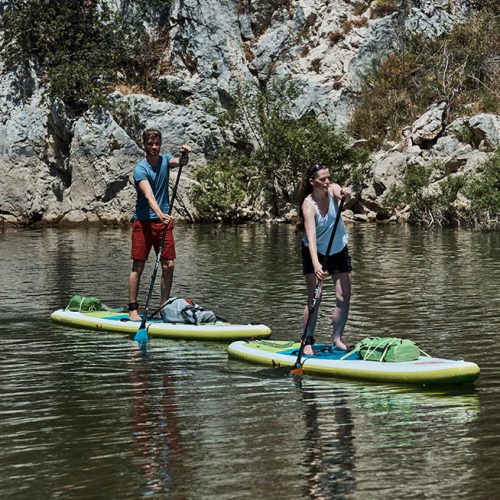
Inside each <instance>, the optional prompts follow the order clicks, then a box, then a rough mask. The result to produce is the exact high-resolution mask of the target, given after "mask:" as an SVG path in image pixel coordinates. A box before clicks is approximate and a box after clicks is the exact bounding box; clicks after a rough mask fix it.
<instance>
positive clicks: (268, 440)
mask: <svg viewBox="0 0 500 500" xmlns="http://www.w3.org/2000/svg"><path fill="white" fill-rule="evenodd" d="M348 230H349V233H350V238H351V239H350V250H351V254H352V257H353V266H354V272H353V300H352V309H351V314H350V319H349V323H348V328H347V330H346V340H347V341H348V342H354V341H356V340H358V339H360V338H363V337H365V336H369V335H379V336H385V335H396V336H402V337H407V338H411V339H413V340H415V341H416V342H417V343H418V344H419V345H420V347H422V348H423V349H424V350H425V351H426V352H428V353H430V354H433V355H439V356H443V357H452V358H464V359H467V360H471V361H474V362H476V363H478V364H479V365H480V367H481V377H480V379H479V380H478V382H477V383H476V384H475V386H474V387H472V388H461V387H452V388H448V389H445V388H434V389H429V388H423V387H420V388H419V387H417V388H411V387H404V386H397V385H387V384H386V385H375V384H367V383H363V384H362V383H355V382H348V381H342V380H321V379H314V378H308V377H305V378H304V379H303V381H302V384H301V385H299V384H298V383H296V382H294V381H293V379H291V378H278V377H273V376H272V374H270V373H269V370H265V371H264V370H262V369H261V368H259V367H256V366H252V365H247V364H244V363H240V362H236V361H231V360H228V359H227V355H226V351H225V347H226V346H225V344H216V343H209V344H207V343H200V342H182V341H168V340H152V341H151V342H150V346H149V351H148V353H147V355H146V356H144V355H141V354H140V353H139V351H138V350H137V348H136V345H135V343H134V342H132V341H130V340H128V339H127V338H124V337H121V336H120V335H114V334H105V333H98V332H90V331H85V330H73V329H71V328H68V327H65V326H61V325H56V324H52V323H51V321H50V319H49V315H50V313H51V312H52V311H53V310H55V309H58V308H60V307H62V306H65V305H66V304H67V302H68V300H69V298H70V296H71V295H72V294H76V293H80V294H94V295H98V296H99V297H100V298H101V299H102V300H103V302H105V303H107V304H108V305H113V306H118V305H124V304H125V303H126V302H127V292H126V281H127V276H128V272H129V268H130V260H129V257H128V256H129V233H128V231H126V230H120V229H106V230H103V229H101V230H99V229H75V230H69V229H66V230H61V229H40V230H15V229H9V230H5V231H3V232H0V259H1V260H0V265H1V279H2V287H1V289H0V305H1V308H0V343H1V346H0V352H1V364H0V376H1V398H0V492H1V494H2V497H3V498H16V499H19V498H21V499H22V498H29V499H32V498H41V499H43V498H54V499H56V498H82V499H88V498H92V499H94V498H95V499H100V498H102V499H126V498H141V497H148V498H179V499H206V498H214V499H234V498H238V499H239V498H249V499H250V498H252V499H253V498H259V499H260V498H262V499H267V498H284V499H302V498H304V499H306V498H349V499H351V498H352V499H358V498H359V499H368V498H370V499H372V498H432V499H434V498H440V499H441V498H450V499H460V498H463V499H468V500H470V499H476V498H481V499H482V498H484V499H487V498H494V497H495V496H497V495H498V491H499V490H500V466H499V462H500V419H499V417H498V415H499V414H500V384H499V382H500V349H499V334H500V314H499V312H500V295H499V288H500V234H499V233H489V234H483V233H476V232H467V231H462V230H424V229H412V228H408V227H401V226H376V225H349V226H348ZM175 234H176V238H177V249H178V255H179V257H178V260H177V266H176V277H175V283H174V287H173V293H174V294H175V295H182V296H185V297H190V298H192V299H193V300H195V301H197V302H198V303H200V304H202V305H204V306H205V307H206V308H207V309H214V310H216V312H217V313H218V314H219V315H220V316H223V317H225V318H228V319H230V320H232V321H234V322H264V323H266V324H268V325H269V326H270V327H271V328H272V329H273V338H276V339H298V338H299V337H300V335H301V333H302V326H301V310H302V307H303V304H304V299H305V287H304V283H303V277H302V275H301V269H300V260H299V250H298V242H297V238H296V236H295V235H294V234H293V228H292V227H291V226H287V225H256V226H250V225H248V226H238V227H235V226H231V227H216V226H178V227H177V228H176V230H175ZM151 269H152V263H151V266H150V267H149V268H148V269H147V270H146V272H145V276H144V280H143V284H142V287H141V296H142V302H144V300H145V295H146V293H147V286H148V284H149V279H150V276H151ZM325 295H326V296H325V300H324V302H323V304H322V308H321V314H320V319H319V322H318V329H317V335H316V337H317V338H318V340H323V341H328V339H329V331H330V330H329V328H330V327H329V316H330V310H331V307H332V304H333V300H332V287H331V283H328V284H327V286H326V289H325ZM155 304H156V302H155ZM495 492H497V493H495Z"/></svg>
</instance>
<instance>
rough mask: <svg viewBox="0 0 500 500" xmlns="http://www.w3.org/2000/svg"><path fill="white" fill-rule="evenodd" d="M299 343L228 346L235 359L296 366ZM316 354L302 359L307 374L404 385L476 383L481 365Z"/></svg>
mask: <svg viewBox="0 0 500 500" xmlns="http://www.w3.org/2000/svg"><path fill="white" fill-rule="evenodd" d="M299 347H300V344H299V343H298V342H286V341H279V340H276V341H273V340H256V341H246V342H245V341H236V342H232V343H231V344H230V345H229V346H228V353H229V356H230V357H231V358H234V359H239V360H242V361H248V362H251V363H255V364H261V365H267V366H273V367H278V366H282V367H288V366H289V367H292V366H293V365H294V363H295V361H296V359H297V355H298V350H299ZM313 348H314V351H315V355H313V356H306V355H303V356H302V358H301V361H302V363H303V364H302V369H303V371H304V374H306V375H307V374H309V375H317V376H323V377H339V378H348V379H356V380H367V381H372V382H395V383H403V384H456V383H470V382H474V381H475V380H476V379H477V378H478V377H479V372H480V370H479V366H478V365H476V364H475V363H471V362H467V361H454V360H451V359H442V358H434V357H429V356H420V357H419V358H418V359H416V360H415V361H405V362H379V361H365V360H363V359H362V358H361V357H360V356H359V355H358V354H355V353H351V354H350V355H349V356H348V357H347V358H344V359H342V358H343V357H344V356H345V355H346V354H347V353H346V351H343V350H339V349H332V348H331V346H329V345H325V344H315V345H314V347H313Z"/></svg>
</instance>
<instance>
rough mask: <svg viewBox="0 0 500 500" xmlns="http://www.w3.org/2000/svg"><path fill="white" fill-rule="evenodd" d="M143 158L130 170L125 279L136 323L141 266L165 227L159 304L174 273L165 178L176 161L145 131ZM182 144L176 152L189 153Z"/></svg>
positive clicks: (151, 132)
mask: <svg viewBox="0 0 500 500" xmlns="http://www.w3.org/2000/svg"><path fill="white" fill-rule="evenodd" d="M142 139H143V143H144V149H145V151H146V157H145V158H144V159H142V160H141V161H140V162H139V163H138V164H137V165H136V166H135V168H134V173H133V177H134V185H135V189H136V191H137V202H136V206H135V212H134V215H133V216H132V252H131V258H132V261H133V263H132V271H131V272H130V275H129V279H128V288H129V304H128V309H129V319H130V320H132V321H140V320H141V317H140V316H139V312H138V309H139V306H138V304H137V293H138V290H139V284H140V280H141V275H142V272H143V271H144V266H145V264H146V261H147V259H148V256H149V252H150V251H151V247H154V249H155V251H156V252H158V250H159V247H160V243H161V241H160V240H161V237H162V235H163V228H164V225H165V224H166V225H167V232H166V234H165V244H164V246H163V249H162V253H161V261H160V262H161V269H162V278H161V286H160V288H161V303H160V305H163V304H164V303H165V302H166V301H167V299H168V298H169V296H170V289H171V287H172V278H173V274H174V259H175V245H174V237H173V235H172V223H173V217H172V215H170V214H169V207H170V204H169V195H168V179H169V172H170V169H171V168H174V167H178V166H179V162H180V158H178V157H177V158H175V157H173V156H172V155H170V154H160V149H161V140H162V138H161V132H160V131H159V130H158V129H156V128H148V129H146V130H145V131H144V132H143V134H142ZM190 151H191V148H190V147H189V146H187V145H186V144H183V145H182V146H181V147H180V153H181V154H182V153H186V154H187V153H189V152H190Z"/></svg>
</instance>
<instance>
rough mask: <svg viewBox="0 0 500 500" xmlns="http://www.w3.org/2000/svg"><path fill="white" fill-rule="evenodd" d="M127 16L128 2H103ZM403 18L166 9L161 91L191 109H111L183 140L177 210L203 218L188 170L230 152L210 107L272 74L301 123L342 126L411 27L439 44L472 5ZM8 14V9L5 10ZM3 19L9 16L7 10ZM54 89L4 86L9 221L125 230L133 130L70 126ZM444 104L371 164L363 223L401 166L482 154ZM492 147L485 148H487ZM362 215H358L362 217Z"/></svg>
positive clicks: (137, 99) (490, 120)
mask: <svg viewBox="0 0 500 500" xmlns="http://www.w3.org/2000/svg"><path fill="white" fill-rule="evenodd" d="M108 3H109V4H110V5H111V6H113V8H115V9H126V8H130V7H128V6H129V4H130V2H126V1H124V0H122V1H119V0H113V1H109V2H108ZM407 4H408V5H409V8H408V9H407V10H406V12H405V13H404V15H403V13H402V12H400V11H396V12H392V13H391V12H381V11H380V10H378V11H377V9H376V8H375V7H374V3H373V2H372V3H371V6H370V4H369V3H368V2H363V1H362V0H356V1H348V0H345V1H342V0H335V1H331V0H240V1H238V2H236V1H225V0H202V1H200V0H176V1H175V2H173V3H172V4H171V8H170V12H169V18H168V22H167V30H166V33H167V38H168V39H167V40H166V43H165V44H164V45H165V49H164V54H163V55H162V58H163V60H164V61H165V64H164V67H165V68H166V69H165V72H164V74H163V75H162V76H161V79H162V82H163V83H164V84H165V85H167V86H169V88H175V89H176V92H180V93H182V96H183V103H182V104H175V103H173V102H166V101H159V100H157V99H155V98H153V97H150V96H146V95H140V94H134V93H131V92H130V89H123V88H122V89H117V91H115V92H114V93H113V94H111V95H110V97H109V98H110V100H111V101H113V102H114V103H115V104H116V105H117V106H120V105H122V106H126V107H127V109H128V110H129V113H132V114H133V115H134V118H135V119H136V120H138V121H139V122H140V123H141V124H143V125H145V126H155V127H158V128H160V129H161V130H162V131H163V133H164V135H165V140H164V149H165V150H166V151H176V149H177V148H178V147H179V146H180V145H181V144H182V143H189V144H191V145H192V146H193V154H192V155H191V162H190V166H189V168H187V169H186V176H185V177H184V178H183V180H182V183H181V189H180V199H179V205H178V206H179V208H180V210H181V213H182V214H183V215H184V216H186V217H193V218H195V217H196V214H195V213H194V211H193V208H192V206H191V204H190V197H189V186H190V185H191V180H190V172H192V169H193V168H196V165H198V164H202V163H203V162H205V161H206V153H207V151H208V149H209V148H211V147H213V146H216V145H218V144H221V142H222V134H221V130H219V128H218V125H217V123H216V121H215V119H214V118H213V116H211V115H210V114H208V113H207V112H206V111H205V109H206V105H207V103H208V102H211V101H212V100H213V99H214V98H216V99H218V101H219V102H221V103H223V102H224V99H225V98H227V93H228V89H229V88H230V87H231V85H232V84H233V83H234V82H235V81H236V80H237V79H249V78H253V79H255V80H256V81H261V82H264V81H266V80H267V79H268V78H269V77H270V76H272V75H279V76H285V77H287V78H291V79H297V80H300V81H301V82H305V88H304V93H303V95H302V96H301V97H300V98H299V100H298V101H297V109H296V112H297V113H298V114H301V113H303V112H305V111H310V112H313V113H315V114H316V115H317V116H321V117H323V118H325V119H326V120H328V121H329V122H331V123H332V124H335V125H336V126H337V127H340V128H342V127H344V126H345V124H346V123H347V121H348V119H349V115H350V110H351V105H352V98H353V96H354V95H355V94H356V92H357V91H358V88H359V74H360V72H361V71H362V70H363V68H365V67H366V65H367V64H369V62H370V61H371V60H372V59H373V58H374V57H376V56H379V55H381V54H383V53H384V52H386V51H388V50H390V49H391V46H392V44H393V40H394V38H395V36H396V34H397V33H398V31H399V30H401V29H402V27H403V26H404V27H405V28H406V29H409V30H411V31H413V32H424V33H426V34H434V35H438V34H440V33H442V32H443V31H445V30H447V29H449V28H450V27H451V26H453V25H454V23H456V22H458V21H460V20H462V19H463V18H464V16H466V15H467V9H468V6H467V2H466V1H465V0H454V1H452V2H450V1H449V0H427V1H423V0H422V1H420V0H413V1H411V2H409V3H408V2H407ZM0 7H1V5H0ZM0 13H1V9H0ZM45 91H46V87H45V83H43V82H40V81H38V80H37V78H36V75H35V72H33V74H32V78H31V80H30V81H29V82H25V83H24V87H23V88H20V83H19V79H18V78H17V77H16V74H14V73H3V72H2V76H1V78H0V178H1V179H2V181H3V189H2V190H1V191H0V220H3V221H4V222H7V223H23V224H29V223H33V222H37V221H42V222H47V223H56V222H59V223H77V222H85V221H88V222H98V221H105V222H119V223H121V222H124V221H126V220H128V218H129V217H130V215H131V212H132V209H133V203H134V200H135V194H134V189H133V186H132V182H131V171H132V168H133V166H134V164H135V163H136V162H137V161H138V160H139V159H140V158H141V156H142V151H141V149H140V148H139V147H138V145H137V143H136V142H135V140H134V139H135V138H134V136H133V134H132V133H131V131H130V130H129V129H128V128H127V126H126V125H124V124H123V123H122V124H119V123H118V122H117V121H115V120H114V119H113V117H112V116H111V114H109V113H107V112H105V111H101V112H88V113H86V114H85V115H83V116H81V117H79V118H76V119H74V118H70V117H68V116H66V114H65V111H64V107H63V106H61V105H58V104H57V103H54V104H48V102H47V100H44V99H43V96H44V93H45ZM442 114H443V110H442V109H441V108H439V104H437V107H436V109H431V110H429V112H428V113H426V115H425V116H423V117H422V119H421V120H419V121H418V122H416V123H415V124H413V125H412V126H411V127H410V128H409V129H408V131H407V134H406V138H402V139H404V140H402V142H401V144H394V145H392V149H390V150H388V151H384V152H379V153H377V154H374V155H373V162H372V171H371V174H370V181H369V182H368V183H367V184H365V186H364V189H363V191H362V192H361V193H359V195H358V204H357V206H356V207H355V212H357V213H356V214H355V213H353V215H352V216H353V217H355V216H357V218H358V219H364V218H366V219H368V220H369V219H373V218H375V217H376V214H377V213H378V212H380V211H382V210H383V209H382V208H381V207H380V200H381V199H383V197H384V195H385V194H386V193H387V190H388V189H389V188H390V186H391V184H393V183H395V182H397V181H398V175H399V173H400V172H401V169H402V167H404V165H407V164H408V163H411V162H425V161H429V160H431V159H433V158H436V157H439V158H441V159H444V161H445V162H446V165H448V168H450V169H451V170H453V171H457V170H458V169H460V168H462V169H463V168H472V167H473V165H475V164H477V162H478V161H479V160H481V159H483V158H484V156H485V154H486V153H482V152H481V151H478V150H475V149H474V148H473V147H471V146H470V145H465V144H462V143H460V141H459V140H458V139H456V138H454V137H453V136H452V135H449V134H448V131H445V130H443V123H444V121H443V116H442ZM467 126H470V128H471V129H472V130H474V131H476V132H477V134H478V137H479V136H481V137H482V138H483V142H482V143H481V141H478V144H477V146H478V147H479V145H480V144H482V145H484V144H486V143H488V144H490V145H493V146H494V145H496V144H498V142H499V134H500V128H499V119H498V117H497V116H494V115H491V116H482V117H481V116H480V117H477V118H474V119H469V120H467ZM485 141H486V142H485ZM355 218H356V217H355Z"/></svg>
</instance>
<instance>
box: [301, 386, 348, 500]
mask: <svg viewBox="0 0 500 500" xmlns="http://www.w3.org/2000/svg"><path fill="white" fill-rule="evenodd" d="M292 380H293V381H294V383H295V385H296V387H297V388H298V389H299V391H300V393H301V395H302V401H303V402H304V420H305V423H306V432H305V442H306V446H307V447H306V455H305V458H304V461H303V465H304V466H305V467H306V468H307V470H308V474H307V484H308V493H309V496H310V497H311V498H339V495H342V496H344V495H346V494H349V493H352V491H353V490H354V489H355V482H354V476H353V471H354V468H355V466H354V464H355V462H354V459H355V448H354V442H353V441H354V436H353V430H354V421H353V418H352V414H351V411H350V409H349V407H348V406H347V399H346V398H345V395H344V394H342V393H341V392H340V391H335V392H336V393H337V392H338V393H339V394H338V396H339V397H337V394H336V397H335V399H334V401H333V408H332V407H331V406H329V405H328V406H326V405H323V402H322V401H321V400H319V399H318V398H317V396H316V393H315V391H314V389H313V387H312V385H310V384H304V382H303V379H302V377H293V379H292ZM332 413H333V422H334V427H332V423H331V422H332V418H331V416H332ZM323 416H324V417H325V419H326V421H325V422H322V420H323Z"/></svg>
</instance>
